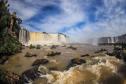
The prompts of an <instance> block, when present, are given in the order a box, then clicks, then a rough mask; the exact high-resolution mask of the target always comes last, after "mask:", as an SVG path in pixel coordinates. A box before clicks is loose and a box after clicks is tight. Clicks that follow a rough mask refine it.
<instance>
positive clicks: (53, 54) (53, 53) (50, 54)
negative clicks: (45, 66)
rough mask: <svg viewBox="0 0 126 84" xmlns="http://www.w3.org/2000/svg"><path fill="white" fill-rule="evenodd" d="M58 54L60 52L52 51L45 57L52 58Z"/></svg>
mask: <svg viewBox="0 0 126 84" xmlns="http://www.w3.org/2000/svg"><path fill="white" fill-rule="evenodd" d="M60 54H61V52H54V51H52V52H50V53H48V54H47V56H50V57H53V56H56V55H60Z"/></svg>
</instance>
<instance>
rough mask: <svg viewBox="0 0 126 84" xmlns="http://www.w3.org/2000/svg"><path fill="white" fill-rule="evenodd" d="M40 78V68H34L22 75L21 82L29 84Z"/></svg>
mask: <svg viewBox="0 0 126 84" xmlns="http://www.w3.org/2000/svg"><path fill="white" fill-rule="evenodd" d="M39 76H40V72H39V71H38V67H34V68H31V69H29V70H26V71H25V72H23V73H22V75H21V81H23V83H29V82H30V81H34V80H35V79H37V78H39Z"/></svg>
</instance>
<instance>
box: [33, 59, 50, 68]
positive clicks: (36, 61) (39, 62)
mask: <svg viewBox="0 0 126 84" xmlns="http://www.w3.org/2000/svg"><path fill="white" fill-rule="evenodd" d="M47 63H49V60H48V59H37V60H35V61H34V62H33V64H32V66H39V65H44V64H47Z"/></svg>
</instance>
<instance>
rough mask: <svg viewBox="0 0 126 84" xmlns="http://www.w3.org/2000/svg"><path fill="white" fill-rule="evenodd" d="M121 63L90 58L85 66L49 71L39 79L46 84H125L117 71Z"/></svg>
mask: <svg viewBox="0 0 126 84" xmlns="http://www.w3.org/2000/svg"><path fill="white" fill-rule="evenodd" d="M122 64H123V62H122V61H120V60H118V59H116V58H115V57H110V56H107V55H106V56H104V57H103V56H101V57H100V56H98V57H92V58H90V61H88V62H87V63H86V64H82V65H78V66H75V67H71V68H70V69H69V70H65V71H63V72H61V71H51V73H48V74H46V75H43V76H41V77H44V78H47V80H48V81H47V82H48V84H125V83H124V80H125V79H124V78H122V77H121V76H120V75H119V73H117V71H118V67H119V66H120V65H122Z"/></svg>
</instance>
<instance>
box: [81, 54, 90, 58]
mask: <svg viewBox="0 0 126 84" xmlns="http://www.w3.org/2000/svg"><path fill="white" fill-rule="evenodd" d="M87 56H90V55H89V54H85V55H81V57H87Z"/></svg>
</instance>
